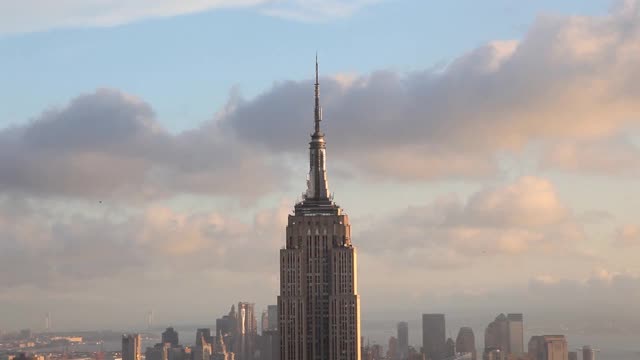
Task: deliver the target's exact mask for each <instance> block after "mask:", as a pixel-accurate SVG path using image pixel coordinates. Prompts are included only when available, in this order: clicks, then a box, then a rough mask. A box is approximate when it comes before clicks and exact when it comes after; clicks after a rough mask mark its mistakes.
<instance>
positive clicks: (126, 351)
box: [122, 334, 141, 360]
mask: <svg viewBox="0 0 640 360" xmlns="http://www.w3.org/2000/svg"><path fill="white" fill-rule="evenodd" d="M140 346H141V341H140V334H129V335H122V360H140V359H141V356H140V349H141V348H140Z"/></svg>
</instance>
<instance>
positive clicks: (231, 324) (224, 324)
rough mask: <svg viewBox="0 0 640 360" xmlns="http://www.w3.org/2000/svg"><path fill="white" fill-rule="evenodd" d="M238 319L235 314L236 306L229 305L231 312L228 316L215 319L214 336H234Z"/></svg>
mask: <svg viewBox="0 0 640 360" xmlns="http://www.w3.org/2000/svg"><path fill="white" fill-rule="evenodd" d="M237 323H238V319H237V314H236V306H235V305H231V310H230V311H229V314H227V315H224V316H223V317H221V318H219V319H216V335H217V336H220V335H222V336H224V337H226V336H229V335H235V333H236V329H237V327H238V324H237Z"/></svg>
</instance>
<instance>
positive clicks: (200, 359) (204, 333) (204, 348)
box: [191, 329, 213, 360]
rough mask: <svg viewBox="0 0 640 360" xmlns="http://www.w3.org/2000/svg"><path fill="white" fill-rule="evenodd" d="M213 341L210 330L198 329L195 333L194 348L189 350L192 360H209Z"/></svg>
mask: <svg viewBox="0 0 640 360" xmlns="http://www.w3.org/2000/svg"><path fill="white" fill-rule="evenodd" d="M212 342H213V339H212V338H211V330H210V329H198V330H197V331H196V346H194V347H193V348H191V359H192V360H211V354H212V353H213V344H212Z"/></svg>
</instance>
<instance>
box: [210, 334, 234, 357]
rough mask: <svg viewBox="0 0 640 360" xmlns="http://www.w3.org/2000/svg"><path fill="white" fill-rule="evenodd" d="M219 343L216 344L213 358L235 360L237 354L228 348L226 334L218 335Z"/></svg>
mask: <svg viewBox="0 0 640 360" xmlns="http://www.w3.org/2000/svg"><path fill="white" fill-rule="evenodd" d="M217 340H218V344H217V345H216V346H214V350H213V354H212V355H211V359H212V360H234V359H235V354H234V353H233V352H231V351H228V350H227V345H226V344H225V342H224V336H221V335H218V337H217Z"/></svg>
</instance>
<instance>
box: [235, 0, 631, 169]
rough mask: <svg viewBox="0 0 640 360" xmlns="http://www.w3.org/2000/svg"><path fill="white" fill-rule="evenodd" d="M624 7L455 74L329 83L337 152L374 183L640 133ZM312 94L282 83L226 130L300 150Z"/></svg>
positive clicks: (326, 94) (496, 46)
mask: <svg viewBox="0 0 640 360" xmlns="http://www.w3.org/2000/svg"><path fill="white" fill-rule="evenodd" d="M622 5H624V6H622ZM622 5H621V6H619V7H616V8H615V9H614V10H612V12H611V14H609V15H606V16H602V17H587V16H571V17H556V16H541V17H539V18H538V19H537V20H536V21H535V23H534V24H533V25H532V27H531V28H530V30H529V31H528V32H527V34H526V35H525V37H524V38H523V39H522V40H521V41H494V42H490V43H488V44H486V45H484V46H481V47H479V48H477V49H475V50H473V51H470V52H469V53H467V54H465V55H463V56H460V57H459V58H457V59H455V60H454V61H452V62H451V63H450V64H449V65H448V66H447V67H445V68H444V69H439V70H427V71H421V72H412V73H406V74H401V73H397V72H393V71H377V72H373V73H371V74H369V75H363V76H352V77H348V76H340V77H334V78H323V79H322V81H321V82H322V101H323V105H324V108H325V110H326V111H325V116H324V117H325V122H324V123H323V126H324V128H325V129H326V133H327V134H328V141H329V149H330V154H334V155H333V158H334V159H335V158H337V157H339V160H341V161H345V162H346V163H347V166H346V167H348V168H350V169H351V170H352V171H355V172H365V173H367V174H368V175H372V174H373V175H378V176H382V177H388V178H396V179H432V178H438V177H472V176H481V175H486V174H489V173H491V172H492V171H493V170H494V169H495V154H496V153H497V152H498V153H499V152H505V151H506V152H514V151H518V150H520V149H523V148H524V146H526V145H528V144H531V143H533V142H536V141H539V140H557V139H563V138H564V139H582V140H585V139H598V138H602V137H606V136H610V135H611V134H613V133H616V132H618V131H620V130H621V129H627V128H628V127H629V126H632V125H635V126H637V124H638V120H640V118H639V116H638V113H640V107H639V105H638V104H640V101H639V100H640V87H638V85H637V84H639V83H640V71H639V70H638V67H637V66H636V64H637V63H638V62H639V61H640V48H639V46H638V44H640V14H639V10H638V9H639V6H638V2H635V1H627V2H625V3H624V4H622ZM311 89H312V85H311V83H310V82H283V83H279V84H277V85H276V86H274V87H273V88H272V89H271V90H269V91H267V92H265V93H264V94H262V95H261V96H259V97H257V98H256V99H254V100H251V101H246V102H243V103H241V104H239V106H238V107H237V109H236V110H235V111H234V112H231V113H229V114H228V115H227V116H226V118H225V119H224V122H225V124H226V126H227V127H228V128H231V129H233V130H234V131H235V132H236V133H237V134H238V135H239V136H240V137H241V138H243V139H246V140H248V141H252V142H258V143H263V144H264V145H265V146H267V147H269V148H271V149H274V150H276V151H290V150H292V149H296V150H295V151H298V149H299V148H300V144H299V143H298V142H295V141H291V139H296V138H299V134H300V133H304V132H305V131H306V132H308V131H309V129H310V121H311V119H312V112H311V110H310V109H312V101H313V99H312V96H311ZM331 152H332V153H331ZM336 154H338V155H336ZM330 156H331V155H330ZM334 164H335V162H334Z"/></svg>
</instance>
